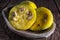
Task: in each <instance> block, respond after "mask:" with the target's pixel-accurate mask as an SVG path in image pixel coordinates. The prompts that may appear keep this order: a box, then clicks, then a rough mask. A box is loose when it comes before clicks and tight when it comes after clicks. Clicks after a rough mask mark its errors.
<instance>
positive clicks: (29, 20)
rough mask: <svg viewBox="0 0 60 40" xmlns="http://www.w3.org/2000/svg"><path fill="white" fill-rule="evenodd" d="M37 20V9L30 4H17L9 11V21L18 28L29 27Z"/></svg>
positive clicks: (25, 28) (24, 28)
mask: <svg viewBox="0 0 60 40" xmlns="http://www.w3.org/2000/svg"><path fill="white" fill-rule="evenodd" d="M35 20H36V11H35V10H34V9H32V8H31V7H30V6H28V5H16V6H15V7H13V8H12V9H11V10H10V12H9V21H10V23H11V24H12V26H13V27H14V28H16V29H18V30H27V29H29V28H30V27H31V26H32V25H33V24H34V22H35Z"/></svg>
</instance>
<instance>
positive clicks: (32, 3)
mask: <svg viewBox="0 0 60 40" xmlns="http://www.w3.org/2000/svg"><path fill="white" fill-rule="evenodd" d="M21 4H22V5H28V6H30V7H32V8H33V9H37V6H36V4H35V3H34V2H32V1H23V2H21Z"/></svg>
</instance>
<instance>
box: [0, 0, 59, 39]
mask: <svg viewBox="0 0 60 40" xmlns="http://www.w3.org/2000/svg"><path fill="white" fill-rule="evenodd" d="M21 1H23V0H11V1H10V3H9V4H8V5H16V4H19V3H20V2H21ZM32 1H34V2H35V3H36V4H37V6H38V7H39V6H44V7H47V8H49V9H50V10H51V11H52V13H53V15H54V19H55V22H56V24H57V27H56V30H55V32H54V33H53V34H52V35H51V36H50V37H48V38H40V39H28V38H24V37H21V36H19V35H17V34H15V33H14V32H12V31H11V30H9V29H8V27H7V25H6V23H5V21H4V19H3V17H2V15H1V16H0V22H1V23H0V24H1V26H2V28H3V29H4V31H5V32H4V33H5V35H7V37H8V38H9V40H60V14H59V12H58V9H57V7H56V4H55V2H54V0H32ZM2 36H3V35H2Z"/></svg>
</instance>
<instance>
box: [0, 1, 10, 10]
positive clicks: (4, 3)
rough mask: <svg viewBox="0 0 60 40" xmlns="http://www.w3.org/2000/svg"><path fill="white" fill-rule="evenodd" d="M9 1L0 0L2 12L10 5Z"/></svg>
mask: <svg viewBox="0 0 60 40" xmlns="http://www.w3.org/2000/svg"><path fill="white" fill-rule="evenodd" d="M9 2H10V1H9V0H0V11H1V10H2V9H3V8H4V7H5V6H6V5H7V4H8V3H9Z"/></svg>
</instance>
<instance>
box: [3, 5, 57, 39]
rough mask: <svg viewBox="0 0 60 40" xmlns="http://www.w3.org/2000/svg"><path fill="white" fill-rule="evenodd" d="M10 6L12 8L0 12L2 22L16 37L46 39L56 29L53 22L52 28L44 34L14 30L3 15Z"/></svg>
mask: <svg viewBox="0 0 60 40" xmlns="http://www.w3.org/2000/svg"><path fill="white" fill-rule="evenodd" d="M12 6H13V5H11V6H7V7H6V8H4V9H3V10H2V16H3V18H4V20H5V22H6V24H7V26H8V28H9V29H10V30H11V31H13V32H15V33H16V34H18V35H21V36H25V37H32V38H40V37H46V38H47V37H49V36H50V35H51V34H52V33H53V32H54V30H55V28H56V23H55V22H54V23H53V28H52V29H51V30H50V31H48V32H45V33H40V34H34V33H29V32H27V31H21V30H16V29H15V28H13V27H12V25H11V24H10V22H9V21H8V19H7V18H6V16H5V13H4V11H5V10H7V9H8V8H10V7H12Z"/></svg>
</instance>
